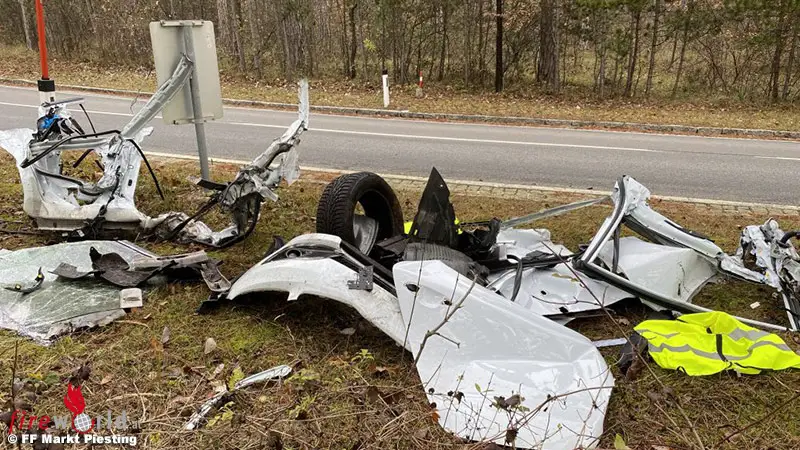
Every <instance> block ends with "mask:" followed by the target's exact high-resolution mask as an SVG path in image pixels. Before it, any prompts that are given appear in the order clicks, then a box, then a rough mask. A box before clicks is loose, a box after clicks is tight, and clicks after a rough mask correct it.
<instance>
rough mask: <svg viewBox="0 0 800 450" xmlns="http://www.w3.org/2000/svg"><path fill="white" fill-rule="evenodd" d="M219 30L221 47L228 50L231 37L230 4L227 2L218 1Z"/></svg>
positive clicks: (223, 0)
mask: <svg viewBox="0 0 800 450" xmlns="http://www.w3.org/2000/svg"><path fill="white" fill-rule="evenodd" d="M217 25H218V26H217V28H218V30H219V41H220V43H221V44H222V45H221V46H220V47H222V48H224V49H225V50H228V49H229V48H230V46H229V42H230V41H229V36H230V34H229V33H228V2H227V0H217Z"/></svg>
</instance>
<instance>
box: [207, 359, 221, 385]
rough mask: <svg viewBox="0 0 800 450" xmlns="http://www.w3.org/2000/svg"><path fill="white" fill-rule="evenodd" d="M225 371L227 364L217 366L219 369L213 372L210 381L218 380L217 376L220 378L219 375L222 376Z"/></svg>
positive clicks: (216, 368) (209, 377)
mask: <svg viewBox="0 0 800 450" xmlns="http://www.w3.org/2000/svg"><path fill="white" fill-rule="evenodd" d="M223 370H225V364H221V363H220V364H219V365H217V367H215V368H214V371H213V372H211V374H210V375H209V376H208V380H209V381H210V380H213V379H214V378H217V376H219V374H221V373H222V371H223Z"/></svg>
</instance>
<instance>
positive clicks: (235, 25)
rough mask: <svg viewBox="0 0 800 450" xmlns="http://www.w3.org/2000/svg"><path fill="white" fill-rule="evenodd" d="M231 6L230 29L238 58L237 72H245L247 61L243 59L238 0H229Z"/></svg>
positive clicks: (240, 16) (240, 15)
mask: <svg viewBox="0 0 800 450" xmlns="http://www.w3.org/2000/svg"><path fill="white" fill-rule="evenodd" d="M231 1H232V7H231V16H232V17H231V19H232V20H231V31H232V32H233V33H232V34H233V44H234V46H235V50H236V56H237V57H238V58H239V72H241V73H245V72H246V71H247V62H246V61H245V56H244V48H243V46H242V37H241V34H242V33H241V32H240V31H239V30H240V29H241V26H242V23H241V18H242V14H241V7H240V6H239V0H231Z"/></svg>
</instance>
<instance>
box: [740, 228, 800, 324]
mask: <svg viewBox="0 0 800 450" xmlns="http://www.w3.org/2000/svg"><path fill="white" fill-rule="evenodd" d="M784 235H785V233H784V231H783V230H781V228H780V225H779V224H778V222H777V221H776V220H775V219H769V220H767V221H766V222H765V223H764V224H763V225H748V226H746V227H744V229H743V230H742V236H741V238H740V243H739V248H738V249H737V251H736V256H737V257H738V258H740V260H741V263H742V264H743V265H746V264H748V263H750V264H751V265H755V266H756V267H758V268H760V270H762V271H763V277H764V281H763V283H764V284H766V285H768V286H772V287H773V288H775V289H777V290H778V292H780V294H781V298H782V299H783V305H784V308H785V309H786V313H787V315H788V317H789V323H790V324H791V327H792V329H793V330H798V329H800V301H799V300H798V294H800V256H798V254H797V250H795V248H794V246H793V245H792V244H791V242H786V244H784V245H781V244H780V240H781V239H782V238H783V237H784ZM745 270H747V269H745Z"/></svg>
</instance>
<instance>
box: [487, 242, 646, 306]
mask: <svg viewBox="0 0 800 450" xmlns="http://www.w3.org/2000/svg"><path fill="white" fill-rule="evenodd" d="M497 245H498V246H499V247H500V251H501V254H505V255H513V256H516V257H518V258H522V257H524V256H526V255H528V254H529V253H531V252H535V251H540V252H543V253H549V254H557V255H559V256H561V257H563V258H564V260H565V261H566V260H567V259H568V258H569V257H571V256H572V252H571V251H569V249H567V248H566V247H564V246H563V245H560V244H555V243H553V242H552V241H551V240H550V231H548V230H546V229H543V228H540V229H530V230H529V229H514V228H509V229H504V230H501V231H500V233H499V234H498V235H497ZM575 273H576V272H575V270H574V269H572V264H571V263H570V262H564V263H561V264H558V265H556V266H554V267H552V268H529V269H525V271H524V273H523V275H522V282H521V284H520V289H519V292H518V293H517V297H516V299H515V302H516V303H517V304H519V305H522V306H523V307H525V308H526V309H528V310H530V311H532V312H534V313H536V314H539V315H542V316H549V317H551V318H554V317H560V316H568V315H570V314H574V313H578V312H583V311H593V310H598V309H600V308H601V307H602V306H609V305H612V304H614V303H616V302H618V301H620V300H623V299H626V298H631V297H632V296H631V294H629V293H627V292H625V291H623V290H621V289H618V288H616V287H614V286H611V285H609V284H608V283H604V282H602V281H598V280H594V279H592V278H589V277H582V279H578V278H577V277H576V276H575ZM515 276H516V270H513V269H512V270H508V271H505V272H502V273H498V274H493V275H490V276H489V285H488V287H489V288H490V289H492V290H494V291H496V292H499V293H500V294H501V295H503V297H505V298H510V297H511V295H512V293H513V291H514V278H515ZM587 287H588V289H587ZM592 293H594V295H592ZM595 295H596V296H597V298H595ZM598 300H600V302H598Z"/></svg>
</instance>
